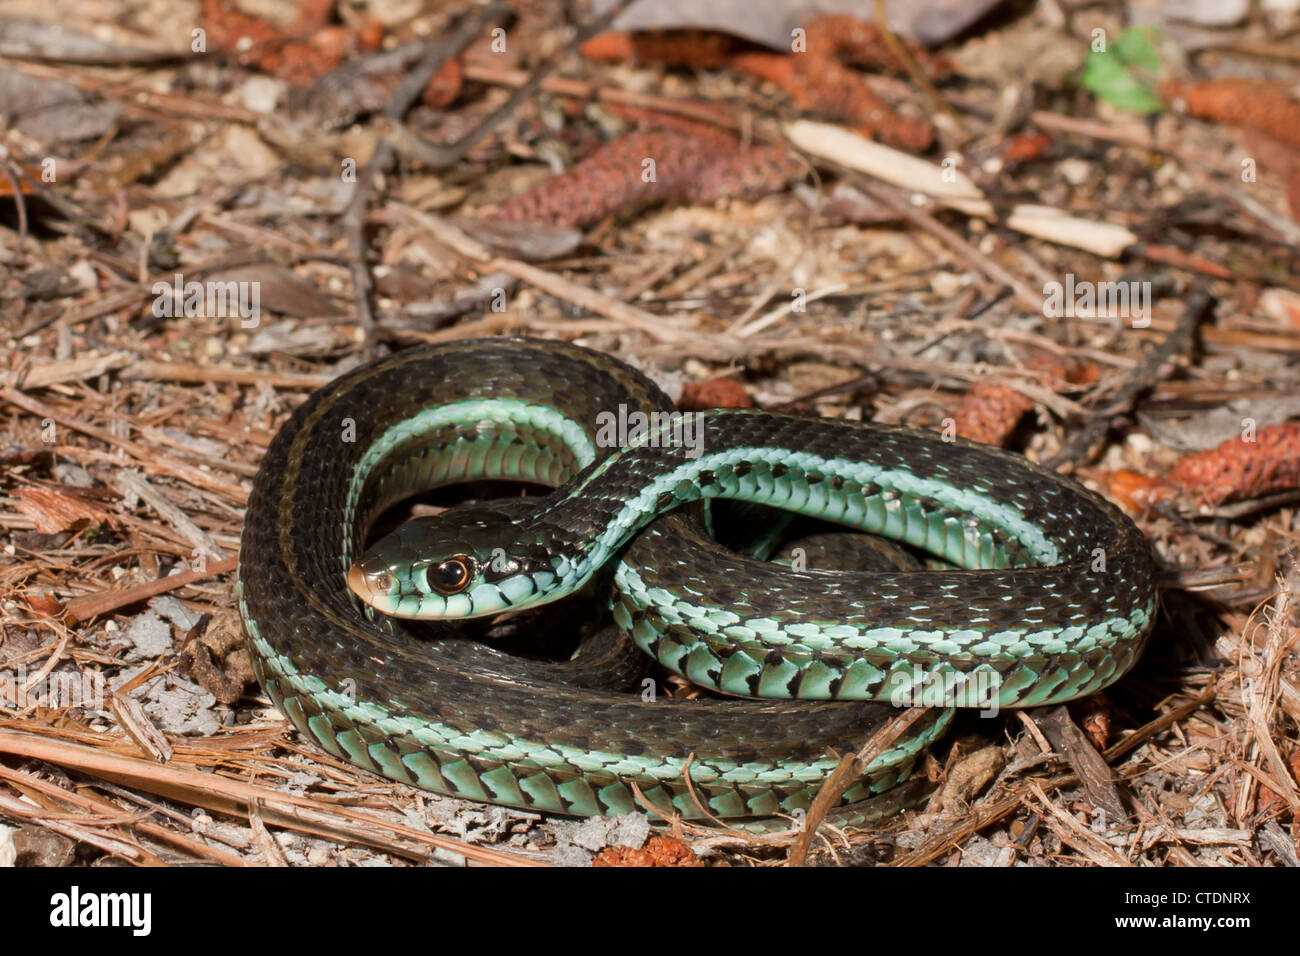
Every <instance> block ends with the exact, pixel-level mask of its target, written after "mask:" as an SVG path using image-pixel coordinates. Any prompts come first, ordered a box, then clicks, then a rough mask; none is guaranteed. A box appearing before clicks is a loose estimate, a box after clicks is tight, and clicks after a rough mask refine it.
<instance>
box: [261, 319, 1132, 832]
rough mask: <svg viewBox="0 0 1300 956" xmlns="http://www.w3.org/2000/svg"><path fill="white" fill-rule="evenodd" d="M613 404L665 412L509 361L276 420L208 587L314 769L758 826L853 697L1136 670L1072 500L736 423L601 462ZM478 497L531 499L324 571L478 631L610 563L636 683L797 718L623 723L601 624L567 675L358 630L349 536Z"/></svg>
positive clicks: (872, 787)
mask: <svg viewBox="0 0 1300 956" xmlns="http://www.w3.org/2000/svg"><path fill="white" fill-rule="evenodd" d="M620 408H621V409H622V410H632V411H638V410H639V411H643V412H647V413H651V412H656V411H660V412H662V411H665V410H670V409H671V404H670V403H669V400H668V399H667V398H666V396H665V395H664V394H663V393H662V392H661V391H660V390H659V389H658V388H657V387H656V386H655V385H654V384H653V383H651V382H650V381H649V380H648V379H646V378H645V377H644V376H642V375H641V374H640V373H638V372H636V371H635V370H633V369H631V368H629V367H627V366H625V365H623V364H621V363H619V362H617V361H615V360H613V359H611V358H609V357H608V356H605V355H602V354H600V353H596V352H592V351H588V350H585V349H581V348H578V347H575V346H571V345H566V344H563V343H559V342H543V341H535V340H526V339H484V340H469V341H461V342H454V343H450V344H446V345H440V346H433V347H427V348H420V349H413V350H410V351H406V352H401V353H398V354H396V355H393V356H391V357H388V358H385V359H382V360H380V361H377V362H374V363H371V364H368V365H365V366H363V367H360V368H358V369H356V370H354V371H352V372H350V373H348V374H346V375H344V376H342V377H341V378H339V379H337V380H336V381H334V382H332V383H331V384H329V385H328V386H326V387H324V388H322V389H321V390H319V391H318V392H316V393H315V394H313V395H312V396H311V397H310V398H309V399H308V401H307V402H305V403H304V404H303V405H302V406H300V407H299V408H298V409H297V410H296V411H295V412H294V413H293V415H292V416H291V417H290V418H289V420H288V421H287V422H286V424H285V425H284V426H283V428H282V429H281V430H280V432H279V433H278V434H277V435H276V437H275V439H274V440H273V442H272V443H271V446H270V448H269V449H268V451H267V454H266V456H265V459H264V461H263V463H262V466H261V469H260V471H259V473H258V476H257V479H256V481H255V482H254V487H253V492H252V495H251V497H250V499H249V505H248V512H247V518H246V523H245V529H244V533H243V538H242V542H241V548H240V564H239V592H238V593H239V604H240V611H241V614H242V616H243V619H244V623H245V627H246V630H247V633H248V636H249V646H250V649H251V653H252V657H253V661H254V670H255V672H256V674H257V677H258V679H259V681H260V682H261V684H262V686H263V687H264V688H265V689H266V691H267V693H268V694H269V695H270V696H271V698H272V699H273V700H274V702H275V703H276V705H277V706H278V707H279V708H280V709H281V710H282V711H283V712H284V713H285V714H286V715H287V716H288V717H289V719H290V720H291V721H292V722H293V724H294V725H295V726H296V727H297V728H298V729H299V730H300V731H301V732H302V733H304V734H306V735H307V736H308V737H310V738H312V739H313V740H315V741H316V742H317V743H318V744H320V746H322V747H323V748H325V750H327V751H329V752H330V753H331V754H333V755H335V756H337V757H340V758H343V759H346V760H349V761H352V762H353V763H355V764H358V765H360V766H362V767H364V768H366V769H368V770H372V771H374V772H376V773H380V774H383V775H385V776H388V777H390V778H392V779H394V780H398V781H401V782H403V783H410V784H414V785H417V786H420V787H424V788H426V789H429V790H433V791H437V792H440V793H445V794H450V795H454V796H458V797H463V798H467V799H471V800H477V801H486V802H494V803H501V804H506V805H511V806H518V807H524V808H528V809H533V810H543V811H550V812H558V813H568V814H584V815H590V814H602V813H617V812H623V811H626V810H630V809H634V808H635V807H636V806H637V796H636V791H637V790H639V791H640V793H641V794H643V796H644V798H645V799H646V800H648V801H649V802H651V803H653V804H654V805H656V806H657V807H659V808H661V809H663V810H665V811H669V812H677V813H680V814H682V815H683V816H686V817H698V816H701V815H702V810H701V806H702V807H703V808H706V809H707V811H708V812H709V813H711V814H714V815H717V816H721V817H761V816H765V815H770V814H774V813H783V812H791V811H795V810H797V809H799V808H802V807H806V806H807V805H808V803H809V802H810V800H811V797H812V796H813V795H814V794H815V793H816V791H817V789H818V787H819V786H820V784H821V783H822V781H823V780H824V779H825V777H826V775H827V773H828V772H829V771H830V770H831V769H832V768H833V767H834V766H835V763H836V754H837V752H843V751H844V750H846V749H851V748H853V747H856V746H858V745H860V744H861V743H862V742H863V741H865V740H867V739H868V738H869V737H870V736H871V735H872V734H873V733H874V732H876V731H877V730H879V729H880V728H881V727H882V726H883V725H884V724H885V723H886V722H887V721H888V720H889V719H890V717H891V716H893V715H894V714H895V713H896V712H897V711H896V710H895V709H894V708H891V707H889V706H886V705H884V704H881V703H879V702H878V701H882V700H884V701H890V700H892V701H893V702H894V703H895V704H897V703H900V702H902V703H912V702H917V698H916V697H909V696H908V694H909V693H911V692H914V691H916V690H917V689H918V688H920V687H921V686H922V685H923V684H924V685H925V686H931V685H930V684H929V683H927V682H931V681H934V680H935V679H936V678H940V679H942V680H941V681H940V684H942V685H943V686H946V687H948V688H949V690H950V691H951V690H952V689H953V688H956V690H957V693H956V695H955V697H956V701H955V702H956V703H976V701H975V700H963V699H960V698H961V692H962V690H963V689H967V690H968V689H970V688H971V687H973V686H975V684H976V682H975V681H974V679H973V678H974V677H976V676H978V677H980V678H981V682H980V687H981V688H983V691H984V699H982V700H980V701H979V703H988V702H990V701H992V702H995V703H997V704H998V705H1000V706H1018V705H1027V704H1039V703H1048V702H1054V701H1060V700H1066V699H1070V698H1072V697H1077V696H1080V695H1083V694H1086V693H1091V692H1092V691H1094V690H1096V689H1098V688H1099V687H1102V686H1104V685H1106V684H1107V683H1109V682H1111V681H1113V680H1115V679H1116V678H1117V677H1119V676H1120V675H1121V674H1122V673H1124V671H1126V670H1127V669H1128V667H1129V666H1131V664H1132V663H1133V661H1134V660H1135V659H1136V657H1137V655H1138V653H1139V652H1140V650H1141V647H1142V644H1143V642H1144V640H1145V636H1146V633H1147V631H1148V629H1149V626H1150V623H1151V620H1152V617H1153V615H1154V611H1155V600H1156V595H1155V587H1154V575H1153V569H1152V565H1151V561H1150V557H1149V554H1148V551H1147V547H1146V544H1145V541H1144V540H1143V538H1142V536H1141V534H1140V532H1139V531H1138V530H1137V528H1136V527H1135V526H1134V525H1133V524H1132V522H1131V521H1129V520H1128V518H1126V517H1125V516H1124V515H1123V514H1121V513H1120V512H1119V511H1118V510H1116V509H1115V508H1113V507H1112V506H1111V505H1109V504H1108V503H1106V502H1105V501H1104V500H1103V499H1101V498H1100V497H1098V496H1097V495H1094V494H1093V493H1092V492H1089V491H1087V490H1086V489H1084V488H1082V487H1081V486H1080V485H1078V484H1076V483H1075V482H1073V481H1070V480H1068V479H1065V478H1062V477H1060V476H1057V475H1055V474H1053V473H1051V472H1048V471H1045V470H1043V469H1041V468H1038V467H1036V466H1034V465H1032V464H1031V463H1029V462H1027V461H1026V460H1025V459H1023V458H1021V457H1019V456H1015V455H1011V454H1007V453H1004V452H1000V451H997V450H994V449H989V448H985V447H982V446H976V445H973V444H970V443H967V442H962V441H957V442H947V441H943V440H941V439H940V438H938V437H937V436H935V435H932V434H929V433H924V432H918V431H913V430H909V429H903V428H897V427H892V426H884V425H876V424H868V423H850V422H831V421H822V420H818V419H810V418H799V417H794V416H780V415H770V414H765V413H759V412H752V411H740V410H718V411H714V412H708V413H701V414H700V415H699V417H698V418H696V419H691V420H690V424H691V425H693V426H694V427H697V428H698V429H700V432H699V434H700V435H702V438H703V441H702V443H701V445H700V452H699V453H692V449H691V448H689V447H688V446H687V445H686V443H684V442H678V443H676V444H674V443H673V442H672V441H664V442H657V441H655V440H653V439H654V437H655V436H657V437H658V438H667V437H669V435H670V431H669V429H668V428H667V426H665V427H664V428H660V429H659V430H658V431H655V430H654V429H651V430H649V431H648V432H647V433H645V434H642V435H640V436H639V439H640V440H639V441H638V442H636V443H633V444H634V447H629V448H624V449H621V450H620V449H618V448H610V447H602V445H601V443H600V441H598V438H599V437H600V433H599V429H598V427H597V425H596V422H597V413H598V412H599V411H600V410H615V409H620ZM674 427H678V428H679V427H681V423H680V421H679V422H678V423H677V424H676V425H675V426H674ZM481 478H511V479H516V480H522V481H529V482H538V483H542V484H546V485H550V486H553V487H558V488H559V490H558V491H556V492H555V493H553V494H552V495H550V496H548V497H547V498H545V499H542V500H541V503H540V504H539V503H537V499H525V504H523V505H521V504H519V503H518V502H517V501H516V502H512V503H508V504H500V505H498V503H497V502H487V503H486V504H481V505H478V506H475V507H471V508H467V509H456V510H453V511H451V512H448V513H446V514H445V515H442V516H439V518H438V519H421V520H418V521H416V522H411V523H410V524H409V525H406V526H403V528H401V529H399V530H398V531H397V532H395V533H394V535H393V536H391V538H390V539H386V540H385V542H383V543H382V544H381V547H380V548H379V549H378V554H379V557H378V558H376V559H373V560H372V558H371V557H370V556H369V555H368V556H367V557H366V560H365V563H363V564H362V565H361V566H360V567H358V568H357V569H356V570H352V573H351V579H352V583H353V585H354V586H356V587H357V588H358V590H359V591H360V592H361V593H362V594H364V595H365V596H366V600H367V601H368V602H369V603H371V604H373V605H375V606H376V607H378V608H379V609H380V610H384V611H390V612H396V613H398V614H401V615H403V616H409V617H434V618H443V619H447V618H451V619H459V618H462V617H466V616H470V615H475V614H478V615H483V614H491V613H494V612H495V611H497V610H500V609H511V608H515V609H517V608H521V607H525V606H528V605H530V604H534V603H540V602H544V601H549V600H553V599H554V598H555V597H557V596H562V595H565V594H569V593H572V592H574V591H576V590H578V589H579V588H580V587H582V585H583V584H584V582H587V581H589V580H590V579H592V578H593V576H595V575H597V574H598V572H599V568H600V567H601V566H602V565H605V564H608V563H611V562H612V563H613V565H614V566H615V567H616V570H615V572H614V578H615V583H616V585H617V588H616V592H615V594H616V597H615V599H614V601H613V609H614V618H615V619H616V620H617V621H618V622H619V623H620V624H621V625H622V626H623V627H624V628H625V629H626V630H628V631H629V632H630V634H631V639H632V642H635V644H636V645H638V646H640V647H641V648H642V649H644V650H646V651H648V652H650V654H652V655H653V656H654V657H656V658H657V659H658V660H659V661H660V662H661V663H663V664H664V665H666V666H667V667H669V668H671V669H673V670H676V671H678V672H679V673H681V674H683V675H685V676H687V677H688V678H690V679H691V680H692V681H695V682H698V683H702V684H704V685H706V686H710V687H713V688H715V689H718V690H720V691H722V692H724V693H727V694H732V695H743V696H745V697H758V696H763V697H773V696H775V697H792V696H799V697H813V698H820V699H816V700H771V699H767V700H752V699H701V700H684V699H666V698H663V697H659V698H658V699H653V698H652V697H651V698H649V699H647V696H648V695H647V696H643V695H642V694H640V693H638V692H636V688H634V690H633V692H631V693H629V692H627V691H625V690H618V689H613V688H611V687H608V686H605V684H607V683H610V682H611V680H612V679H611V678H609V677H608V675H607V673H606V672H608V671H611V670H612V671H614V672H616V673H617V674H618V677H619V679H621V680H626V679H627V678H628V677H629V676H630V675H634V674H635V673H636V666H635V665H634V664H630V663H629V656H628V654H629V648H630V647H631V642H629V641H628V640H627V639H625V638H618V637H615V638H610V637H609V636H608V632H600V633H601V634H605V635H606V636H604V637H598V638H595V639H592V640H590V641H588V642H586V643H584V644H583V645H581V647H580V648H579V650H578V651H577V653H576V654H575V655H574V656H573V658H572V659H571V660H566V661H531V660H525V659H521V658H516V657H513V656H511V655H508V654H505V653H502V652H501V651H499V650H496V649H494V648H492V647H490V646H485V645H483V644H480V643H475V642H471V641H467V640H461V639H457V637H456V636H455V635H456V634H457V633H458V631H459V628H460V627H461V626H462V625H463V622H459V621H454V620H453V621H446V622H445V623H444V624H443V625H441V626H442V627H443V629H444V631H443V636H442V637H433V638H430V637H428V636H427V635H415V634H412V633H410V632H408V630H407V629H406V626H405V625H402V624H400V623H399V622H397V621H395V620H393V619H392V618H389V617H386V616H383V615H379V614H376V613H374V611H373V610H370V609H366V608H364V607H363V605H362V604H361V602H360V601H358V600H357V598H356V596H355V595H354V593H353V591H352V590H351V589H350V588H349V586H348V581H349V571H350V569H352V568H353V565H354V562H356V561H357V560H358V556H359V555H358V552H359V551H360V549H361V545H362V543H363V542H364V534H365V530H366V528H367V527H368V526H369V525H370V524H371V523H372V521H373V520H374V518H375V517H376V516H377V515H378V514H380V513H381V512H382V511H384V510H385V509H386V508H388V507H389V506H391V505H392V504H393V503H395V502H396V501H399V500H401V499H403V498H406V497H409V496H410V495H411V494H412V493H414V492H416V491H419V490H423V489H427V488H430V487H434V486H440V485H446V484H452V483H457V482H467V481H473V480H477V479H481ZM566 482H568V483H567V484H566ZM560 486H563V487H560ZM715 496H716V497H730V498H738V499H741V500H746V501H751V502H757V503H759V504H769V505H776V506H778V507H783V508H786V509H793V510H798V511H801V512H802V513H805V514H809V515H812V516H815V517H823V518H829V519H831V520H835V521H837V522H840V523H846V524H849V525H851V526H854V527H857V528H859V529H862V530H866V531H870V532H873V533H876V534H879V535H882V536H883V537H886V538H893V539H896V540H898V541H901V542H904V543H906V544H908V545H911V546H914V547H916V548H917V549H920V550H924V551H928V552H930V553H932V554H934V555H936V556H938V557H939V558H942V559H944V560H945V561H947V562H949V563H950V565H954V566H955V568H954V569H950V570H942V571H924V572H913V573H907V572H902V571H898V570H894V569H889V570H875V571H867V572H844V573H832V572H819V571H817V570H815V569H814V570H805V571H801V572H794V571H792V570H791V569H789V568H784V567H779V566H777V565H773V564H769V563H766V562H763V561H758V560H756V559H752V558H746V557H743V556H740V555H737V554H733V553H731V552H728V551H725V550H723V549H721V548H720V547H719V546H718V545H716V544H714V543H713V541H712V540H711V539H710V537H709V536H708V534H707V533H706V531H705V526H704V516H705V511H704V510H703V508H702V506H700V505H698V504H692V502H693V501H695V500H697V499H699V498H701V497H715ZM674 507H676V511H674V512H673V513H672V514H671V515H669V516H668V517H667V518H660V519H659V520H656V521H654V522H653V523H652V524H649V526H648V527H646V525H647V523H649V522H650V521H651V520H652V519H653V518H654V515H655V514H656V513H658V512H661V511H664V510H665V509H671V508H674ZM629 540H630V543H629ZM449 561H450V562H451V564H449V563H448V562H449ZM376 562H378V563H376ZM462 572H464V575H465V577H464V579H463V580H462V579H461V573H462ZM601 674H606V676H605V677H602V676H600V675H601ZM945 680H946V684H945V683H944V681H945ZM990 688H991V690H989V689H990ZM900 691H901V692H902V693H901V696H900ZM953 699H954V695H953V694H951V693H950V694H949V696H948V698H946V699H945V700H944V701H943V702H944V703H947V702H952V701H953ZM873 701H877V702H873ZM923 702H926V703H929V702H930V701H923ZM951 714H952V710H951V708H947V707H939V708H935V709H933V710H931V711H928V712H927V714H926V716H925V717H924V718H923V719H922V720H920V721H919V722H918V723H916V724H914V725H913V727H912V729H911V730H910V732H909V734H910V735H909V736H908V737H907V738H906V739H904V740H900V741H898V742H896V743H894V744H893V745H892V746H890V747H889V748H888V749H887V750H886V751H885V752H884V753H882V754H880V755H879V756H878V757H877V758H876V759H875V760H874V761H873V762H872V763H871V764H870V766H869V767H868V768H867V772H866V774H865V775H864V777H863V778H862V779H861V781H860V782H859V783H858V784H857V785H855V786H854V787H853V788H851V789H850V790H849V791H848V792H847V793H846V794H845V800H846V801H847V802H848V803H850V804H852V803H853V802H854V801H859V800H863V799H865V798H867V797H869V796H870V795H871V794H872V793H876V792H879V791H881V790H884V789H886V788H888V787H889V786H891V785H893V784H894V783H896V782H897V781H898V780H900V779H901V778H903V777H905V776H906V775H907V774H908V773H909V772H910V769H911V765H912V762H913V761H914V759H915V758H916V756H917V755H918V754H919V753H921V752H923V751H924V749H925V747H926V746H927V745H928V744H929V743H930V742H931V741H932V740H933V739H935V738H936V737H937V736H938V735H940V734H941V733H942V732H943V730H944V729H945V727H946V724H947V722H948V720H949V718H950V717H951ZM688 776H689V780H688ZM843 810H844V812H847V814H848V816H847V817H846V819H852V816H851V813H852V808H851V807H848V808H843Z"/></svg>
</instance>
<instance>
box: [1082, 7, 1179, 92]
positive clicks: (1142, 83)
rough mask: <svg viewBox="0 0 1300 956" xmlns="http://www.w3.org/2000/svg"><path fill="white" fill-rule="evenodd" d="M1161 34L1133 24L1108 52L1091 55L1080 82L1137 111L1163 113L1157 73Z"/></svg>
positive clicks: (1109, 47)
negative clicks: (1155, 78)
mask: <svg viewBox="0 0 1300 956" xmlns="http://www.w3.org/2000/svg"><path fill="white" fill-rule="evenodd" d="M1159 43H1160V34H1159V32H1158V31H1156V30H1154V29H1152V28H1150V27H1130V28H1129V29H1127V30H1125V31H1124V32H1123V33H1121V34H1120V35H1119V36H1118V37H1116V38H1115V42H1114V43H1112V44H1110V45H1109V46H1108V47H1107V48H1106V52H1105V53H1097V52H1095V51H1094V52H1092V53H1089V54H1088V62H1087V63H1086V64H1085V65H1084V69H1083V76H1081V77H1080V78H1079V84H1080V85H1081V86H1082V87H1083V88H1084V89H1086V90H1090V91H1091V92H1092V93H1094V94H1095V95H1096V96H1097V97H1098V98H1099V99H1103V100H1105V101H1106V102H1107V103H1110V104H1111V105H1113V106H1117V107H1119V108H1120V109H1124V110H1130V111H1132V112H1134V113H1159V112H1160V111H1161V110H1162V109H1163V108H1164V104H1163V103H1161V101H1160V97H1159V96H1158V95H1156V91H1155V86H1154V76H1155V74H1156V73H1157V72H1158V71H1159V69H1160V50H1159Z"/></svg>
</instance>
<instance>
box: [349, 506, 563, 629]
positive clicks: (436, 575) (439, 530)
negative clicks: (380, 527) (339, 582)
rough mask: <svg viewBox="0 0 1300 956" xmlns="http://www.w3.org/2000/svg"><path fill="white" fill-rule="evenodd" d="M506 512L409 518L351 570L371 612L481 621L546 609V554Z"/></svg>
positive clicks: (551, 577)
mask: <svg viewBox="0 0 1300 956" xmlns="http://www.w3.org/2000/svg"><path fill="white" fill-rule="evenodd" d="M532 537H533V536H531V535H529V533H528V531H527V527H526V526H525V525H524V524H523V523H522V522H520V521H519V520H518V519H516V518H515V517H514V516H513V515H512V514H511V513H509V511H508V510H505V509H497V508H490V507H465V508H456V509H453V510H451V511H448V512H447V513H445V514H441V515H436V516H433V517H421V518H414V519H412V520H410V521H407V522H406V523H404V524H403V525H401V527H399V528H398V529H397V530H396V531H394V532H393V533H391V534H389V535H387V536H386V537H384V538H381V539H380V540H379V541H378V542H376V543H375V545H374V547H372V548H371V549H370V550H368V551H367V552H366V553H365V554H364V555H363V556H362V557H361V560H360V561H358V562H357V563H356V564H354V565H353V566H352V568H351V569H350V570H349V571H348V587H350V588H351V589H352V590H353V592H354V593H355V594H356V595H357V596H358V597H359V598H361V600H363V601H365V602H366V603H367V604H369V605H370V606H371V607H373V608H374V609H375V610H377V611H379V612H381V613H383V614H387V615H389V616H390V617H399V618H406V619H408V620H423V621H428V620H446V619H450V618H468V617H483V616H486V615H489V614H499V613H501V612H503V611H514V610H519V609H521V608H525V607H531V606H533V605H535V604H541V603H544V602H545V601H546V600H547V597H546V595H547V593H548V591H550V590H553V589H554V586H555V585H556V583H557V578H556V573H555V569H554V567H553V566H552V563H551V561H550V560H549V558H548V555H547V552H546V550H545V549H544V548H542V547H541V546H540V545H538V544H532V545H530V544H529V543H528V542H529V540H530V538H532Z"/></svg>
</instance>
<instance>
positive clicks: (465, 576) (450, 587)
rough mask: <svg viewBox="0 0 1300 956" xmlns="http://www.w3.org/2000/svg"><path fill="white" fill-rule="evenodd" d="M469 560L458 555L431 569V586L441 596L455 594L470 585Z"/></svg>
mask: <svg viewBox="0 0 1300 956" xmlns="http://www.w3.org/2000/svg"><path fill="white" fill-rule="evenodd" d="M469 578H470V573H469V558H467V557H466V556H464V555H459V554H458V555H456V556H455V557H454V558H448V559H447V560H446V561H443V562H441V563H439V564H437V565H435V566H434V567H432V568H430V569H429V585H430V586H431V587H432V588H433V589H434V590H435V591H437V592H439V593H440V594H455V593H457V592H458V591H463V590H464V589H465V586H466V585H467V584H469Z"/></svg>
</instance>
